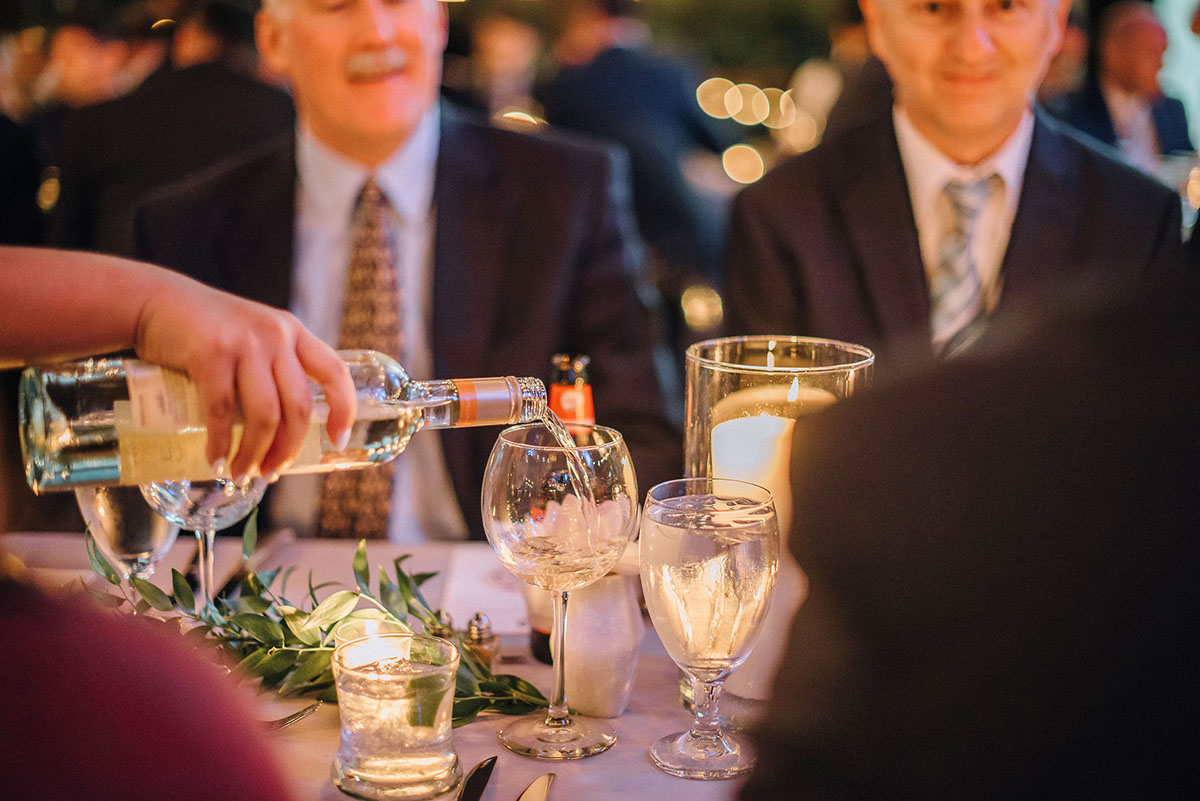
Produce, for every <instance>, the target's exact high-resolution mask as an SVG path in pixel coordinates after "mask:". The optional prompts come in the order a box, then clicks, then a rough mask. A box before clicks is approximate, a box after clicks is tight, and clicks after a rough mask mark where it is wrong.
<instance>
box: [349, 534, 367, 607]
mask: <svg viewBox="0 0 1200 801" xmlns="http://www.w3.org/2000/svg"><path fill="white" fill-rule="evenodd" d="M351 565H352V566H353V567H354V580H355V581H356V582H357V583H358V588H359V589H360V590H362V591H363V592H364V593H367V594H368V595H369V594H370V592H371V568H370V565H368V564H367V541H366V540H359V541H358V549H357V550H355V552H354V561H353V562H351Z"/></svg>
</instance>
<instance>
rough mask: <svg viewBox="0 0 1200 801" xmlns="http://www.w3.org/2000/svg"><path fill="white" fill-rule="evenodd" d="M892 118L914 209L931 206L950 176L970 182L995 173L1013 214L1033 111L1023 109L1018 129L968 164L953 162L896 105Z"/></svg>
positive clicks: (1028, 141)
mask: <svg viewBox="0 0 1200 801" xmlns="http://www.w3.org/2000/svg"><path fill="white" fill-rule="evenodd" d="M892 120H893V123H894V124H895V128H896V143H897V144H898V145H899V147H900V160H901V162H903V164H904V175H905V178H906V180H907V181H908V191H909V197H910V199H911V201H912V204H913V209H914V210H915V209H931V208H933V207H934V205H935V204H936V203H937V200H938V198H939V197H940V196H941V193H942V190H943V189H944V188H945V186H946V183H947V182H949V181H950V180H951V179H958V180H960V181H964V182H971V181H975V180H977V179H979V178H985V177H987V176H988V175H991V174H992V173H995V174H996V175H999V176H1000V178H1001V180H1002V181H1003V184H1004V202H1005V206H1006V207H1007V208H1008V209H1009V211H1010V212H1011V213H1015V211H1016V206H1017V200H1018V198H1019V197H1020V195H1021V186H1022V184H1023V183H1024V180H1025V165H1026V164H1027V163H1028V162H1029V148H1030V146H1031V145H1032V144H1033V112H1031V111H1030V110H1028V109H1026V111H1025V114H1024V116H1022V117H1021V121H1020V123H1018V124H1017V129H1016V130H1015V131H1013V133H1012V135H1011V136H1009V137H1008V139H1006V140H1005V141H1004V144H1002V145H1001V146H1000V149H999V150H997V151H996V152H995V153H994V154H992V155H991V156H990V157H989V158H986V159H984V160H983V161H982V162H980V163H979V164H973V165H969V166H968V165H962V164H958V163H956V162H954V161H953V160H951V159H950V158H948V157H947V156H946V155H945V154H943V153H942V152H941V151H940V150H938V149H937V147H935V146H934V145H933V143H931V142H930V141H929V140H928V139H926V138H925V137H924V136H923V135H922V134H921V133H920V131H918V130H917V129H916V126H914V125H913V124H912V120H910V119H909V118H908V115H907V114H906V113H905V112H904V110H903V109H902V108H900V107H899V106H894V107H893V108H892Z"/></svg>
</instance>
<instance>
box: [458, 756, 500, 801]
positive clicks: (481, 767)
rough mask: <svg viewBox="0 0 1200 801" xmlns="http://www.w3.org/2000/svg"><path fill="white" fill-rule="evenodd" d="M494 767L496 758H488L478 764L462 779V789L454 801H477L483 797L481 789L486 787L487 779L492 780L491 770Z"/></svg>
mask: <svg viewBox="0 0 1200 801" xmlns="http://www.w3.org/2000/svg"><path fill="white" fill-rule="evenodd" d="M495 766H496V757H494V756H490V757H488V758H487V759H485V760H483V761H482V762H480V763H479V764H478V765H476V766H475V767H473V768H471V771H470V772H469V773H468V774H467V777H466V778H465V779H463V783H462V789H461V790H459V792H458V798H457V799H456V801H479V799H480V798H482V797H483V788H484V787H487V783H488V779H490V778H492V768H494V767H495Z"/></svg>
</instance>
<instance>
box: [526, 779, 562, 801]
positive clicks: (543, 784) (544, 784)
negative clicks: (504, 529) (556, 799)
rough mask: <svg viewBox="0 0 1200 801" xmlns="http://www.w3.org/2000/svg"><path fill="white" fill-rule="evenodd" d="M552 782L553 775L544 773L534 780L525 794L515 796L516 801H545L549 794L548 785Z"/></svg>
mask: <svg viewBox="0 0 1200 801" xmlns="http://www.w3.org/2000/svg"><path fill="white" fill-rule="evenodd" d="M553 781H554V774H553V773H544V774H542V775H541V776H538V777H537V778H536V779H534V780H533V781H532V782H531V783H530V785H529V786H528V787H526V788H525V792H523V793H521V794H520V795H519V796H517V801H546V796H548V795H549V794H550V784H551V782H553Z"/></svg>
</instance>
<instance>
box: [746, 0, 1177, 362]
mask: <svg viewBox="0 0 1200 801" xmlns="http://www.w3.org/2000/svg"><path fill="white" fill-rule="evenodd" d="M861 6H862V11H863V16H864V18H865V21H866V25H867V34H868V38H869V40H870V43H871V48H872V50H873V51H874V53H875V55H877V56H878V57H879V59H880V60H881V61H882V62H883V63H884V65H885V66H886V67H887V70H888V73H889V74H890V76H891V78H892V81H893V83H894V94H893V98H894V102H893V104H892V105H891V107H890V108H887V109H884V110H882V112H881V113H880V114H877V115H875V116H874V118H873V119H872V120H871V121H869V122H866V123H864V124H862V125H860V126H859V127H856V128H854V129H851V130H847V131H842V132H840V133H839V134H837V135H835V136H832V137H830V138H829V139H827V140H826V141H825V142H823V143H822V144H821V145H820V146H819V147H818V148H816V149H814V150H813V151H811V152H809V153H805V154H801V155H799V156H796V157H794V158H792V159H790V160H788V161H786V162H784V163H782V164H781V165H779V166H778V167H777V168H776V169H774V170H773V171H772V172H771V173H770V174H769V175H767V176H766V177H765V178H763V180H761V181H760V182H759V183H758V184H755V185H754V186H751V187H749V188H747V189H746V190H744V191H743V192H742V193H741V194H740V195H739V196H738V198H737V199H736V200H735V203H734V210H733V218H732V223H731V231H730V242H729V248H728V264H727V273H726V275H727V283H728V286H727V292H726V296H727V312H728V314H727V319H728V321H729V326H730V330H731V332H732V333H738V334H743V333H744V334H750V333H781V334H782V333H796V334H807V335H813V336H828V337H834V338H837V339H844V340H849V341H852V342H860V343H863V344H866V345H868V346H870V347H872V348H874V349H876V350H877V351H884V352H885V353H884V354H883V357H882V358H881V359H880V365H881V367H884V368H888V366H889V365H894V363H895V357H897V356H899V355H900V354H901V353H906V354H907V353H910V352H911V353H912V354H914V355H915V356H916V357H918V358H921V359H929V358H931V356H937V357H944V356H948V355H953V354H955V353H957V352H960V351H962V350H963V349H964V348H966V347H968V346H969V345H970V343H971V342H972V341H973V339H974V338H975V337H976V336H977V335H978V334H979V332H980V331H981V329H982V327H983V325H984V323H985V322H986V320H987V318H988V317H989V316H990V315H991V314H992V313H993V312H994V311H996V310H997V309H1002V308H1004V307H1007V306H1009V305H1011V304H1013V303H1017V302H1020V301H1023V300H1027V299H1029V298H1037V297H1038V296H1040V295H1043V294H1047V293H1051V294H1052V293H1055V292H1057V291H1060V289H1061V287H1062V286H1063V285H1064V284H1065V283H1067V282H1080V281H1092V282H1102V283H1106V284H1112V283H1120V282H1127V283H1132V282H1136V281H1137V280H1138V279H1140V278H1141V277H1142V276H1143V275H1144V274H1146V273H1150V272H1172V271H1174V270H1175V269H1177V268H1178V267H1179V265H1180V263H1181V258H1182V257H1181V246H1180V210H1179V200H1178V198H1176V197H1175V195H1174V194H1173V193H1171V192H1170V191H1168V190H1166V189H1165V188H1163V187H1161V186H1159V185H1157V184H1156V183H1155V182H1153V181H1152V180H1150V179H1148V178H1146V177H1145V176H1142V175H1139V174H1137V173H1136V172H1135V171H1134V170H1133V169H1131V168H1129V167H1127V166H1124V165H1120V164H1118V163H1116V162H1115V161H1114V160H1112V159H1110V158H1108V157H1107V156H1104V155H1102V154H1100V153H1099V152H1097V151H1096V150H1093V149H1091V148H1090V147H1088V146H1087V145H1085V144H1083V143H1082V141H1081V140H1080V139H1077V138H1075V135H1074V134H1073V133H1070V132H1068V130H1067V129H1066V128H1065V127H1063V126H1061V125H1059V124H1058V123H1056V122H1055V121H1053V120H1051V119H1049V118H1048V117H1046V116H1045V115H1043V114H1042V113H1041V112H1040V111H1039V110H1036V109H1035V108H1034V106H1033V98H1034V93H1035V90H1036V88H1037V86H1038V83H1039V82H1040V81H1041V79H1042V76H1043V75H1044V74H1045V71H1046V67H1047V65H1048V63H1049V61H1050V58H1051V56H1052V55H1053V54H1054V53H1055V51H1056V50H1057V48H1058V46H1059V44H1060V42H1061V39H1062V33H1063V28H1064V26H1065V24H1066V19H1067V12H1068V10H1069V6H1070V3H1069V2H1067V0H944V2H943V1H942V0H930V1H929V2H914V1H913V0H861Z"/></svg>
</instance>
